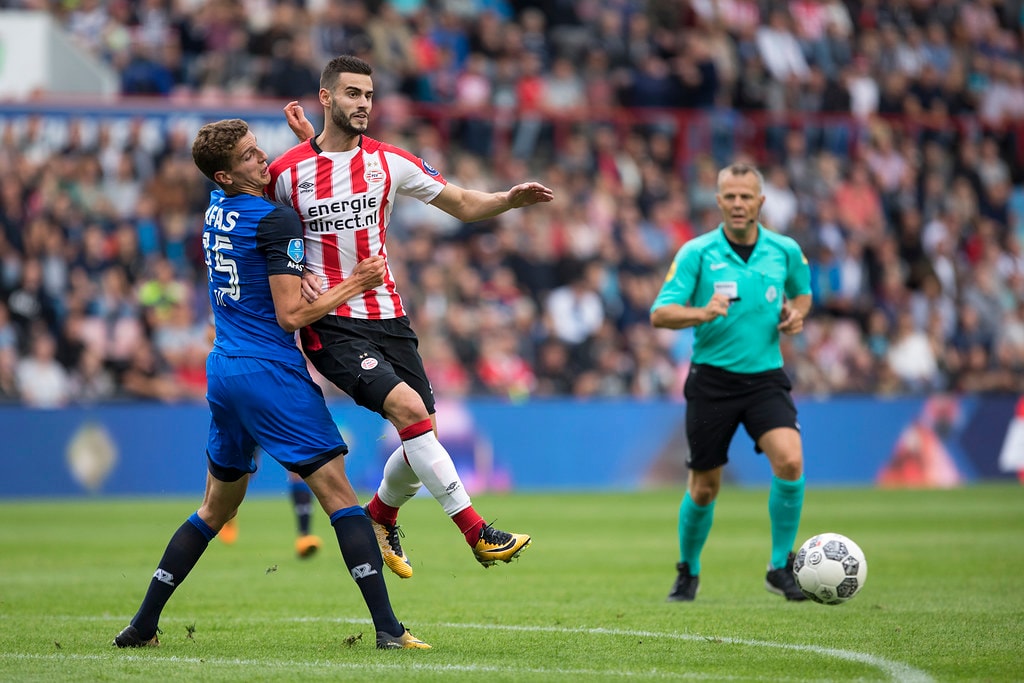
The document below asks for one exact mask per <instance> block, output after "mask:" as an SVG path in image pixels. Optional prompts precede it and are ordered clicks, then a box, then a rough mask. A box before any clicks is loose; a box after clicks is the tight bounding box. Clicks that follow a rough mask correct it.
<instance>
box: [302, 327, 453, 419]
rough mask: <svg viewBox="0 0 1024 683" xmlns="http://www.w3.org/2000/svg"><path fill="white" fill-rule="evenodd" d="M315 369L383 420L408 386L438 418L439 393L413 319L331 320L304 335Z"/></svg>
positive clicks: (307, 330) (306, 328)
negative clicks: (397, 392) (390, 400)
mask: <svg viewBox="0 0 1024 683" xmlns="http://www.w3.org/2000/svg"><path fill="white" fill-rule="evenodd" d="M299 336H300V339H301V340H302V350H303V351H304V352H305V354H306V356H307V357H308V358H309V360H310V362H311V363H312V364H313V367H315V368H316V369H317V372H319V373H320V374H321V375H323V376H324V377H326V378H327V379H329V380H330V381H331V382H332V383H334V385H335V386H337V387H338V388H339V389H341V390H342V391H344V392H345V393H346V394H348V395H349V396H351V397H352V400H354V401H355V402H356V403H358V404H359V405H361V406H363V407H364V408H369V409H370V410H372V411H374V412H375V413H379V414H380V415H381V416H382V417H384V418H387V415H385V414H384V399H385V398H387V396H388V394H390V393H391V390H392V389H394V388H395V387H396V386H398V385H399V384H401V383H402V382H405V383H406V384H408V385H409V386H411V387H412V388H413V389H415V390H416V393H418V394H419V395H420V397H421V398H422V399H423V404H424V405H425V406H426V408H427V413H428V414H431V415H432V414H433V413H434V392H433V390H432V389H431V388H430V382H429V381H428V380H427V373H426V370H424V369H423V359H422V358H420V353H419V350H418V349H419V339H417V337H416V333H415V332H413V330H412V326H411V325H410V324H409V318H408V317H407V316H403V317H401V318H393V319H390V320H362V319H357V318H344V317H341V316H337V315H326V316H324V317H323V318H321V319H320V320H318V321H316V322H315V323H313V324H312V325H309V326H308V327H305V328H303V329H302V331H301V333H300V335H299Z"/></svg>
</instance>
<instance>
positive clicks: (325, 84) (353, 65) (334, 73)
mask: <svg viewBox="0 0 1024 683" xmlns="http://www.w3.org/2000/svg"><path fill="white" fill-rule="evenodd" d="M372 73H373V68H372V67H371V66H370V65H369V64H367V63H366V61H364V60H362V59H359V57H356V56H355V55H340V56H338V57H335V58H334V59H332V60H331V61H329V62H327V66H325V67H324V70H323V72H322V73H321V74H320V87H321V88H323V89H325V90H331V89H332V88H333V87H334V84H335V83H337V82H338V75H339V74H362V75H364V76H369V75H370V74H372Z"/></svg>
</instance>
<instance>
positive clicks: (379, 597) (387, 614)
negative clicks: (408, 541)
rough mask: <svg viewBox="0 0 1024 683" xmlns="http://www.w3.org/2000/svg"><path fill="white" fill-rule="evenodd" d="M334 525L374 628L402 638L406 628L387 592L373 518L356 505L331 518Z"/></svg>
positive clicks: (342, 550) (343, 553)
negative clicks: (371, 523)
mask: <svg viewBox="0 0 1024 683" xmlns="http://www.w3.org/2000/svg"><path fill="white" fill-rule="evenodd" d="M331 526H333V527H334V533H335V535H336V536H337V537H338V545H339V546H340V547H341V556H342V557H343V558H344V560H345V566H346V567H348V571H349V573H350V574H351V575H352V578H353V579H355V582H356V585H357V586H359V590H360V592H362V594H363V601H364V602H365V603H366V606H367V608H369V610H370V617H371V618H372V619H373V627H374V629H375V630H377V631H386V632H387V633H390V634H391V635H393V636H400V635H402V633H403V632H404V631H405V629H404V628H403V627H402V625H401V624H400V623H399V622H398V617H396V616H395V613H394V611H393V610H392V609H391V600H390V598H388V589H387V586H386V585H385V584H384V575H383V574H382V573H381V572H382V571H383V567H384V560H383V559H381V556H380V547H379V546H378V545H377V536H376V535H375V534H374V533H373V527H372V526H370V518H369V517H367V516H366V512H365V511H364V510H363V508H361V507H359V506H358V505H355V506H352V507H348V508H342V509H341V510H337V511H335V512H334V513H333V514H332V515H331Z"/></svg>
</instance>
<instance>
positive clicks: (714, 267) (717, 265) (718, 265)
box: [711, 263, 726, 270]
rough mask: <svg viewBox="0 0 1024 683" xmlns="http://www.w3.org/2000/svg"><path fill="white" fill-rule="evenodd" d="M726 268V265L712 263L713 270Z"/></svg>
mask: <svg viewBox="0 0 1024 683" xmlns="http://www.w3.org/2000/svg"><path fill="white" fill-rule="evenodd" d="M725 266H726V264H725V263H712V264H711V270H721V269H722V268H725Z"/></svg>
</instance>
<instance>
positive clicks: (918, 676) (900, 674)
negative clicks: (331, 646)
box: [287, 617, 934, 683]
mask: <svg viewBox="0 0 1024 683" xmlns="http://www.w3.org/2000/svg"><path fill="white" fill-rule="evenodd" d="M287 621H296V622H302V621H322V619H313V618H307V617H295V618H292V619H288V620H287ZM327 621H338V622H350V623H359V620H357V619H351V620H349V619H336V620H335V619H327ZM427 625H428V626H436V627H441V628H471V629H483V630H503V631H529V632H537V633H591V634H593V635H608V636H629V637H639V638H670V639H673V640H688V641H708V640H713V641H715V642H720V643H729V644H730V645H748V646H751V647H770V648H776V649H780V650H793V651H795V652H810V653H812V654H817V655H822V656H824V657H833V658H835V659H844V660H846V661H849V662H859V663H861V664H866V665H868V666H873V667H875V668H876V669H880V670H882V671H883V672H885V673H886V674H888V675H889V677H890V678H892V679H893V680H895V681H900V683H934V679H933V678H932V677H931V676H929V675H928V674H927V673H925V672H924V671H921V670H920V669H915V668H914V667H912V666H910V665H908V664H903V663H902V662H893V661H890V660H888V659H885V658H884V657H877V656H875V655H871V654H866V653H863V652H853V651H851V650H840V649H838V648H834V647H820V646H818V645H793V644H790V643H777V642H773V641H770V640H749V639H746V638H729V637H718V636H706V635H694V634H690V633H660V632H657V631H632V630H624V629H609V628H564V627H559V626H517V625H511V624H509V625H505V624H458V623H436V624H427ZM418 626H423V624H418Z"/></svg>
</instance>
